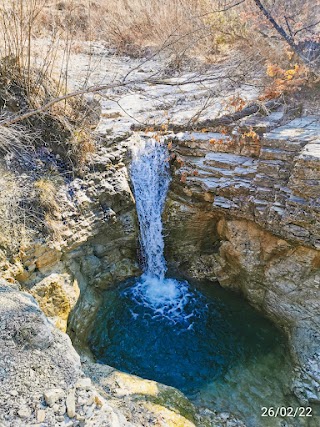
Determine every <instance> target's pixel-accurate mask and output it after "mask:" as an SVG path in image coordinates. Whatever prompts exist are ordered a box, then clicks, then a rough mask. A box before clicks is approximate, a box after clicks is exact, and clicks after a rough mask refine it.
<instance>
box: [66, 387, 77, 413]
mask: <svg viewBox="0 0 320 427" xmlns="http://www.w3.org/2000/svg"><path fill="white" fill-rule="evenodd" d="M66 406H67V415H68V417H69V418H73V417H74V416H75V415H76V401H75V390H74V389H71V390H70V391H69V392H68V395H67V399H66Z"/></svg>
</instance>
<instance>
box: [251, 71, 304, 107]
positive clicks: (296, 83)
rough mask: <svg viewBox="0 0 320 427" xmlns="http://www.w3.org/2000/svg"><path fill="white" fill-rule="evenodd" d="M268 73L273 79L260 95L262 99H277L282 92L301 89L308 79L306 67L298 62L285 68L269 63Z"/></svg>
mask: <svg viewBox="0 0 320 427" xmlns="http://www.w3.org/2000/svg"><path fill="white" fill-rule="evenodd" d="M267 75H268V76H269V77H271V78H272V81H271V83H270V84H269V85H268V86H267V87H266V88H265V90H264V92H263V94H262V95H261V96H260V97H259V100H260V101H267V100H271V99H275V98H278V97H279V96H281V95H282V94H285V93H290V92H294V91H296V90H300V88H301V86H302V85H303V84H305V83H306V81H307V69H306V67H304V66H303V65H298V64H295V65H294V66H291V68H288V69H283V68H281V67H280V66H278V65H276V64H268V66H267Z"/></svg>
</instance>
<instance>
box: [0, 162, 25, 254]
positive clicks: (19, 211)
mask: <svg viewBox="0 0 320 427" xmlns="http://www.w3.org/2000/svg"><path fill="white" fill-rule="evenodd" d="M23 197H24V194H23V188H21V186H19V185H18V184H17V181H16V176H15V175H14V174H13V173H10V172H8V171H7V170H5V169H3V168H2V167H0V219H1V220H0V248H3V249H8V248H9V250H10V252H11V253H13V252H17V251H18V250H19V248H20V247H21V246H23V245H25V244H27V242H28V241H29V240H30V238H31V235H32V230H31V229H30V228H29V227H28V226H27V225H26V223H27V222H28V213H27V212H26V211H25V209H24V208H23V207H22V204H21V201H22V199H23Z"/></svg>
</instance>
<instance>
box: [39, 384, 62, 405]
mask: <svg viewBox="0 0 320 427" xmlns="http://www.w3.org/2000/svg"><path fill="white" fill-rule="evenodd" d="M64 396H65V393H64V391H63V390H62V389H61V388H53V389H50V390H48V391H46V392H45V393H44V398H45V401H46V403H47V405H49V406H51V407H53V406H54V405H55V403H56V402H58V401H59V400H61V399H63V398H64Z"/></svg>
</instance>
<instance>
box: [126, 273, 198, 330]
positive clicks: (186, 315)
mask: <svg viewBox="0 0 320 427" xmlns="http://www.w3.org/2000/svg"><path fill="white" fill-rule="evenodd" d="M124 293H125V295H126V296H129V297H130V298H131V299H132V300H133V301H134V302H135V303H137V304H139V305H143V306H145V307H148V308H150V309H152V313H153V314H152V317H153V318H157V317H159V318H161V319H163V318H166V319H167V320H170V321H172V322H173V323H176V322H183V323H185V324H186V326H190V325H191V324H192V322H193V320H194V318H195V317H196V316H197V314H198V310H197V309H195V306H194V302H195V301H196V299H197V298H199V297H198V296H196V295H195V292H192V291H190V289H189V284H188V282H185V281H179V280H176V279H171V278H168V279H166V278H158V277H152V276H150V275H148V274H143V275H142V276H141V277H140V278H139V280H138V281H137V283H136V284H135V285H134V286H132V287H131V288H129V289H126V290H125V292H124ZM187 304H188V305H189V309H190V310H188V312H187V311H186V310H185V308H186V306H187ZM132 314H133V317H135V314H134V313H132Z"/></svg>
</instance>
